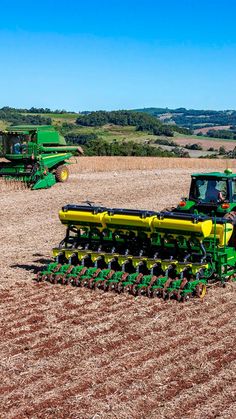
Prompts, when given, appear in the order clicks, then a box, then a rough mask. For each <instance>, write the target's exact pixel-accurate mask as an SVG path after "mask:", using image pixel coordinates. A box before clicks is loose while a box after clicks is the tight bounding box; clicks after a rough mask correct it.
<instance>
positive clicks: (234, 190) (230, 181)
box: [176, 169, 236, 216]
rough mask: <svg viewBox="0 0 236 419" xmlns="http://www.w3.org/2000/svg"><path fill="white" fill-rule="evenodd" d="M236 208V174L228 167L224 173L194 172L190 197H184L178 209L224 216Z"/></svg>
mask: <svg viewBox="0 0 236 419" xmlns="http://www.w3.org/2000/svg"><path fill="white" fill-rule="evenodd" d="M235 208H236V174H233V173H232V171H231V170H230V169H226V170H225V171H224V172H223V173H220V172H213V173H197V174H193V175H192V180H191V186H190V192H189V198H188V199H187V198H185V199H183V200H182V201H181V202H180V203H179V205H178V207H177V208H176V210H177V211H184V212H190V213H193V212H198V213H200V214H205V215H212V214H213V213H215V214H216V215H217V216H223V215H224V214H226V213H228V212H230V211H232V210H235Z"/></svg>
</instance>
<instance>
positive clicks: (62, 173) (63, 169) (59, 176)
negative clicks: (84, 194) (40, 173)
mask: <svg viewBox="0 0 236 419" xmlns="http://www.w3.org/2000/svg"><path fill="white" fill-rule="evenodd" d="M55 177H56V180H57V182H66V181H67V180H68V177H69V169H68V167H67V166H64V165H61V166H58V168H57V169H56V171H55Z"/></svg>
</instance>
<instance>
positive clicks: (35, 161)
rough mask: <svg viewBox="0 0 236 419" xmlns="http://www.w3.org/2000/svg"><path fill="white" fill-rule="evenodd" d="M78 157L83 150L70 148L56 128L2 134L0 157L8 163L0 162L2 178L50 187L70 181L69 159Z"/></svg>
mask: <svg viewBox="0 0 236 419" xmlns="http://www.w3.org/2000/svg"><path fill="white" fill-rule="evenodd" d="M79 154H83V150H82V149H81V148H80V147H78V146H68V145H67V144H66V141H65V139H64V137H63V136H61V135H60V134H59V133H58V132H57V131H56V130H55V129H54V127H53V126H49V125H45V126H41V125H40V126H35V125H28V126H12V127H10V128H9V129H8V130H6V131H1V132H0V156H1V157H4V158H5V159H6V160H7V161H2V162H0V177H2V178H4V179H6V180H13V181H20V182H23V183H24V184H26V185H27V186H28V187H30V188H31V189H40V188H49V187H51V186H53V185H54V184H55V183H56V181H58V182H65V181H66V180H67V179H68V176H69V170H68V167H67V165H68V164H69V162H68V160H69V159H70V158H71V157H72V156H73V155H79Z"/></svg>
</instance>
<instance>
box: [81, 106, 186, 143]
mask: <svg viewBox="0 0 236 419" xmlns="http://www.w3.org/2000/svg"><path fill="white" fill-rule="evenodd" d="M76 124H77V125H82V126H90V127H101V126H103V125H106V124H113V125H121V126H135V127H136V130H137V131H146V132H149V133H151V134H154V135H166V136H168V137H173V135H174V132H175V131H177V132H181V133H186V132H187V133H189V131H188V130H186V129H183V128H181V127H176V126H174V125H164V124H162V122H161V121H159V120H158V119H157V118H155V117H153V116H151V115H148V114H147V113H142V112H133V111H111V112H106V111H97V112H90V113H87V114H80V115H79V116H78V118H77V119H76Z"/></svg>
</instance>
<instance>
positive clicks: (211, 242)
mask: <svg viewBox="0 0 236 419" xmlns="http://www.w3.org/2000/svg"><path fill="white" fill-rule="evenodd" d="M59 218H60V221H61V222H62V224H64V225H65V227H66V235H65V238H64V239H63V240H62V241H61V243H60V244H59V246H58V247H56V248H54V249H53V255H54V258H55V260H54V262H52V263H50V264H49V265H48V266H47V267H46V268H44V269H43V270H42V271H41V272H39V273H38V276H37V280H38V281H43V280H47V281H49V282H51V283H61V284H71V285H74V286H79V287H80V286H85V287H88V288H91V289H92V288H99V289H102V290H104V291H108V290H109V291H110V290H114V291H117V292H128V293H131V294H133V295H147V296H148V297H162V298H176V299H177V300H178V301H184V300H187V299H189V298H190V297H194V296H196V297H199V298H203V297H204V296H205V294H206V289H207V286H209V285H211V284H216V283H221V284H224V283H225V282H226V281H228V280H230V279H234V278H235V276H236V239H235V223H236V174H232V172H231V171H230V170H229V169H228V170H225V172H224V173H200V174H194V175H192V183H191V187H190V193H189V198H184V199H182V200H181V201H180V203H179V205H178V206H177V207H176V208H172V209H171V210H163V211H160V212H155V211H144V210H133V209H119V208H105V207H100V206H91V205H66V206H64V207H63V208H62V210H61V211H60V212H59Z"/></svg>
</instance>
